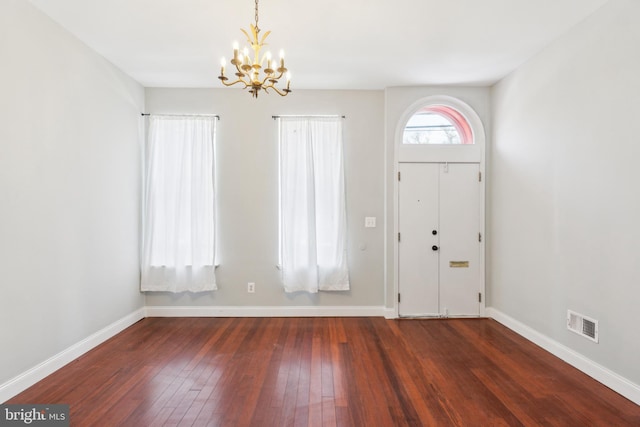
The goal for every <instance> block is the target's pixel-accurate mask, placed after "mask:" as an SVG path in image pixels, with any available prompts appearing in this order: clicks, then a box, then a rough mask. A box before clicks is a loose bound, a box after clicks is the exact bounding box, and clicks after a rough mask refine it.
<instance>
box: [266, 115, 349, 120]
mask: <svg viewBox="0 0 640 427" xmlns="http://www.w3.org/2000/svg"><path fill="white" fill-rule="evenodd" d="M282 117H293V118H304V117H311V118H313V117H320V118H331V117H339V118H341V119H346V118H347V117H346V116H340V115H338V114H335V115H325V116H323V115H313V114H305V115H301V116H296V115H291V116H287V115H284V116H271V118H272V119H273V120H275V119H279V118H282Z"/></svg>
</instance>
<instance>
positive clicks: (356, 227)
mask: <svg viewBox="0 0 640 427" xmlns="http://www.w3.org/2000/svg"><path fill="white" fill-rule="evenodd" d="M383 102H384V97H383V92H382V91H305V90H296V91H294V92H293V93H291V94H290V95H289V96H288V97H286V98H281V97H279V96H278V95H275V94H269V95H267V94H261V95H260V97H259V98H258V99H252V98H251V96H250V95H249V94H248V93H247V92H246V91H241V90H239V89H227V88H221V89H147V90H146V106H147V111H148V112H151V113H183V114H194V113H196V114H197V113H200V114H204V113H209V114H219V115H220V117H221V120H220V121H219V122H218V134H217V138H218V139H217V141H218V145H217V160H216V163H217V171H218V172H217V180H218V181H217V187H218V189H217V191H218V192H217V203H218V207H219V210H218V247H219V250H218V254H219V261H220V267H219V268H218V269H217V279H218V290H217V291H214V292H207V293H200V294H191V293H182V294H168V293H166V294H163V293H152V292H148V293H147V294H146V303H147V305H148V306H152V307H153V306H174V307H175V306H191V307H235V306H240V307H251V306H271V307H274V306H275V307H298V306H303V307H335V306H346V307H354V306H358V307H363V306H366V307H382V305H383V303H384V276H383V262H384V258H383V243H384V242H383V212H384V210H383V172H382V171H383V166H384V164H383V154H384V146H383V141H384V136H383ZM287 114H290V115H294V114H298V115H299V114H338V115H345V116H346V119H345V121H344V138H345V174H346V175H345V180H346V194H347V223H348V260H349V268H350V277H351V290H350V291H348V292H320V293H318V294H306V293H297V294H285V293H284V291H283V289H282V286H281V284H280V276H279V270H278V269H277V268H276V264H277V263H278V258H277V256H278V255H277V254H278V140H277V122H276V121H275V120H273V119H272V117H271V116H272V115H287ZM365 216H375V217H377V218H378V227H377V228H367V229H365V228H364V217H365ZM247 282H255V283H256V292H255V294H248V293H247ZM208 313H211V311H209V312H208ZM244 313H246V312H244Z"/></svg>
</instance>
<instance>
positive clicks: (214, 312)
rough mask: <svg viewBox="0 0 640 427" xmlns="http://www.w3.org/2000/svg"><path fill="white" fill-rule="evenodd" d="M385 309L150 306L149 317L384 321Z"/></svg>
mask: <svg viewBox="0 0 640 427" xmlns="http://www.w3.org/2000/svg"><path fill="white" fill-rule="evenodd" d="M384 315H385V309H384V307H383V306H380V307H378V306H345V307H343V306H331V307H318V306H292V307H283V306H247V307H245V306H225V307H223V306H220V307H212V306H202V307H195V306H178V307H173V306H147V307H146V316H147V317H382V316H384Z"/></svg>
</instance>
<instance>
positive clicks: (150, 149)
mask: <svg viewBox="0 0 640 427" xmlns="http://www.w3.org/2000/svg"><path fill="white" fill-rule="evenodd" d="M149 120H150V123H149V138H148V143H147V146H146V147H145V180H144V182H145V184H144V207H143V239H142V256H141V264H142V266H141V267H142V278H141V289H142V290H143V291H168V292H182V291H191V292H201V291H209V290H214V289H216V288H217V287H216V279H215V274H214V273H215V271H214V270H215V262H214V261H215V243H214V238H215V230H214V224H215V217H214V216H215V193H214V138H215V126H216V118H215V117H211V116H156V115H152V116H150V118H149Z"/></svg>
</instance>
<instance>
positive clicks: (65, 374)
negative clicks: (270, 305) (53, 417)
mask: <svg viewBox="0 0 640 427" xmlns="http://www.w3.org/2000/svg"><path fill="white" fill-rule="evenodd" d="M7 403H66V404H69V405H70V418H71V425H73V426H94V425H100V426H107V427H110V426H135V427H139V426H141V427H145V426H153V427H155V426H234V427H237V426H240V427H244V426H256V427H269V426H274V427H276V426H277V427H281V426H336V427H342V426H356V427H360V426H374V427H375V426H382V427H386V426H393V427H396V426H437V427H440V426H464V427H466V426H485V425H486V426H492V427H493V426H563V427H566V426H570V427H571V426H580V427H583V426H621V427H624V426H638V425H640V406H638V405H635V404H634V403H633V402H630V401H629V400H627V399H625V398H623V397H622V396H620V395H618V394H616V393H615V392H613V391H612V390H610V389H608V388H607V387H605V386H604V385H602V384H600V383H598V382H596V381H595V380H593V379H591V378H589V377H588V376H586V375H585V374H583V373H582V372H580V371H578V370H576V369H575V368H573V367H571V366H569V365H567V364H566V363H565V362H563V361H561V360H560V359H558V358H556V357H554V356H553V355H551V354H549V353H548V352H546V351H544V350H542V349H541V348H539V347H537V346H536V345H534V344H532V343H531V342H528V341H526V340H525V339H523V338H522V337H520V336H519V335H517V334H515V333H513V332H512V331H510V330H508V329H506V328H504V327H503V326H502V325H500V324H498V323H497V322H495V321H493V320H488V319H447V320H385V319H382V318H315V319H314V318H302V319H296V318H248V319H247V318H239V319H233V318H220V319H218V318H184V319H183V318H148V319H144V320H142V321H140V322H138V323H136V324H135V325H133V326H131V327H130V328H128V329H126V330H125V331H123V332H122V333H120V334H119V335H117V336H115V337H113V338H112V339H110V340H108V341H106V342H105V343H103V344H102V345H100V346H98V347H96V348H95V349H93V350H91V351H90V352H88V353H86V354H85V355H83V356H82V357H80V358H78V359H77V360H75V361H73V362H72V363H70V364H68V365H67V366H65V367H63V368H62V369H60V370H58V371H57V372H55V373H53V374H52V375H50V376H49V377H47V378H45V379H44V380H42V381H40V382H39V383H37V384H36V385H34V386H33V387H30V388H29V389H27V390H25V391H24V392H23V393H20V394H19V395H17V396H15V397H14V398H12V399H10V400H9V401H8V402H7Z"/></svg>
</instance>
